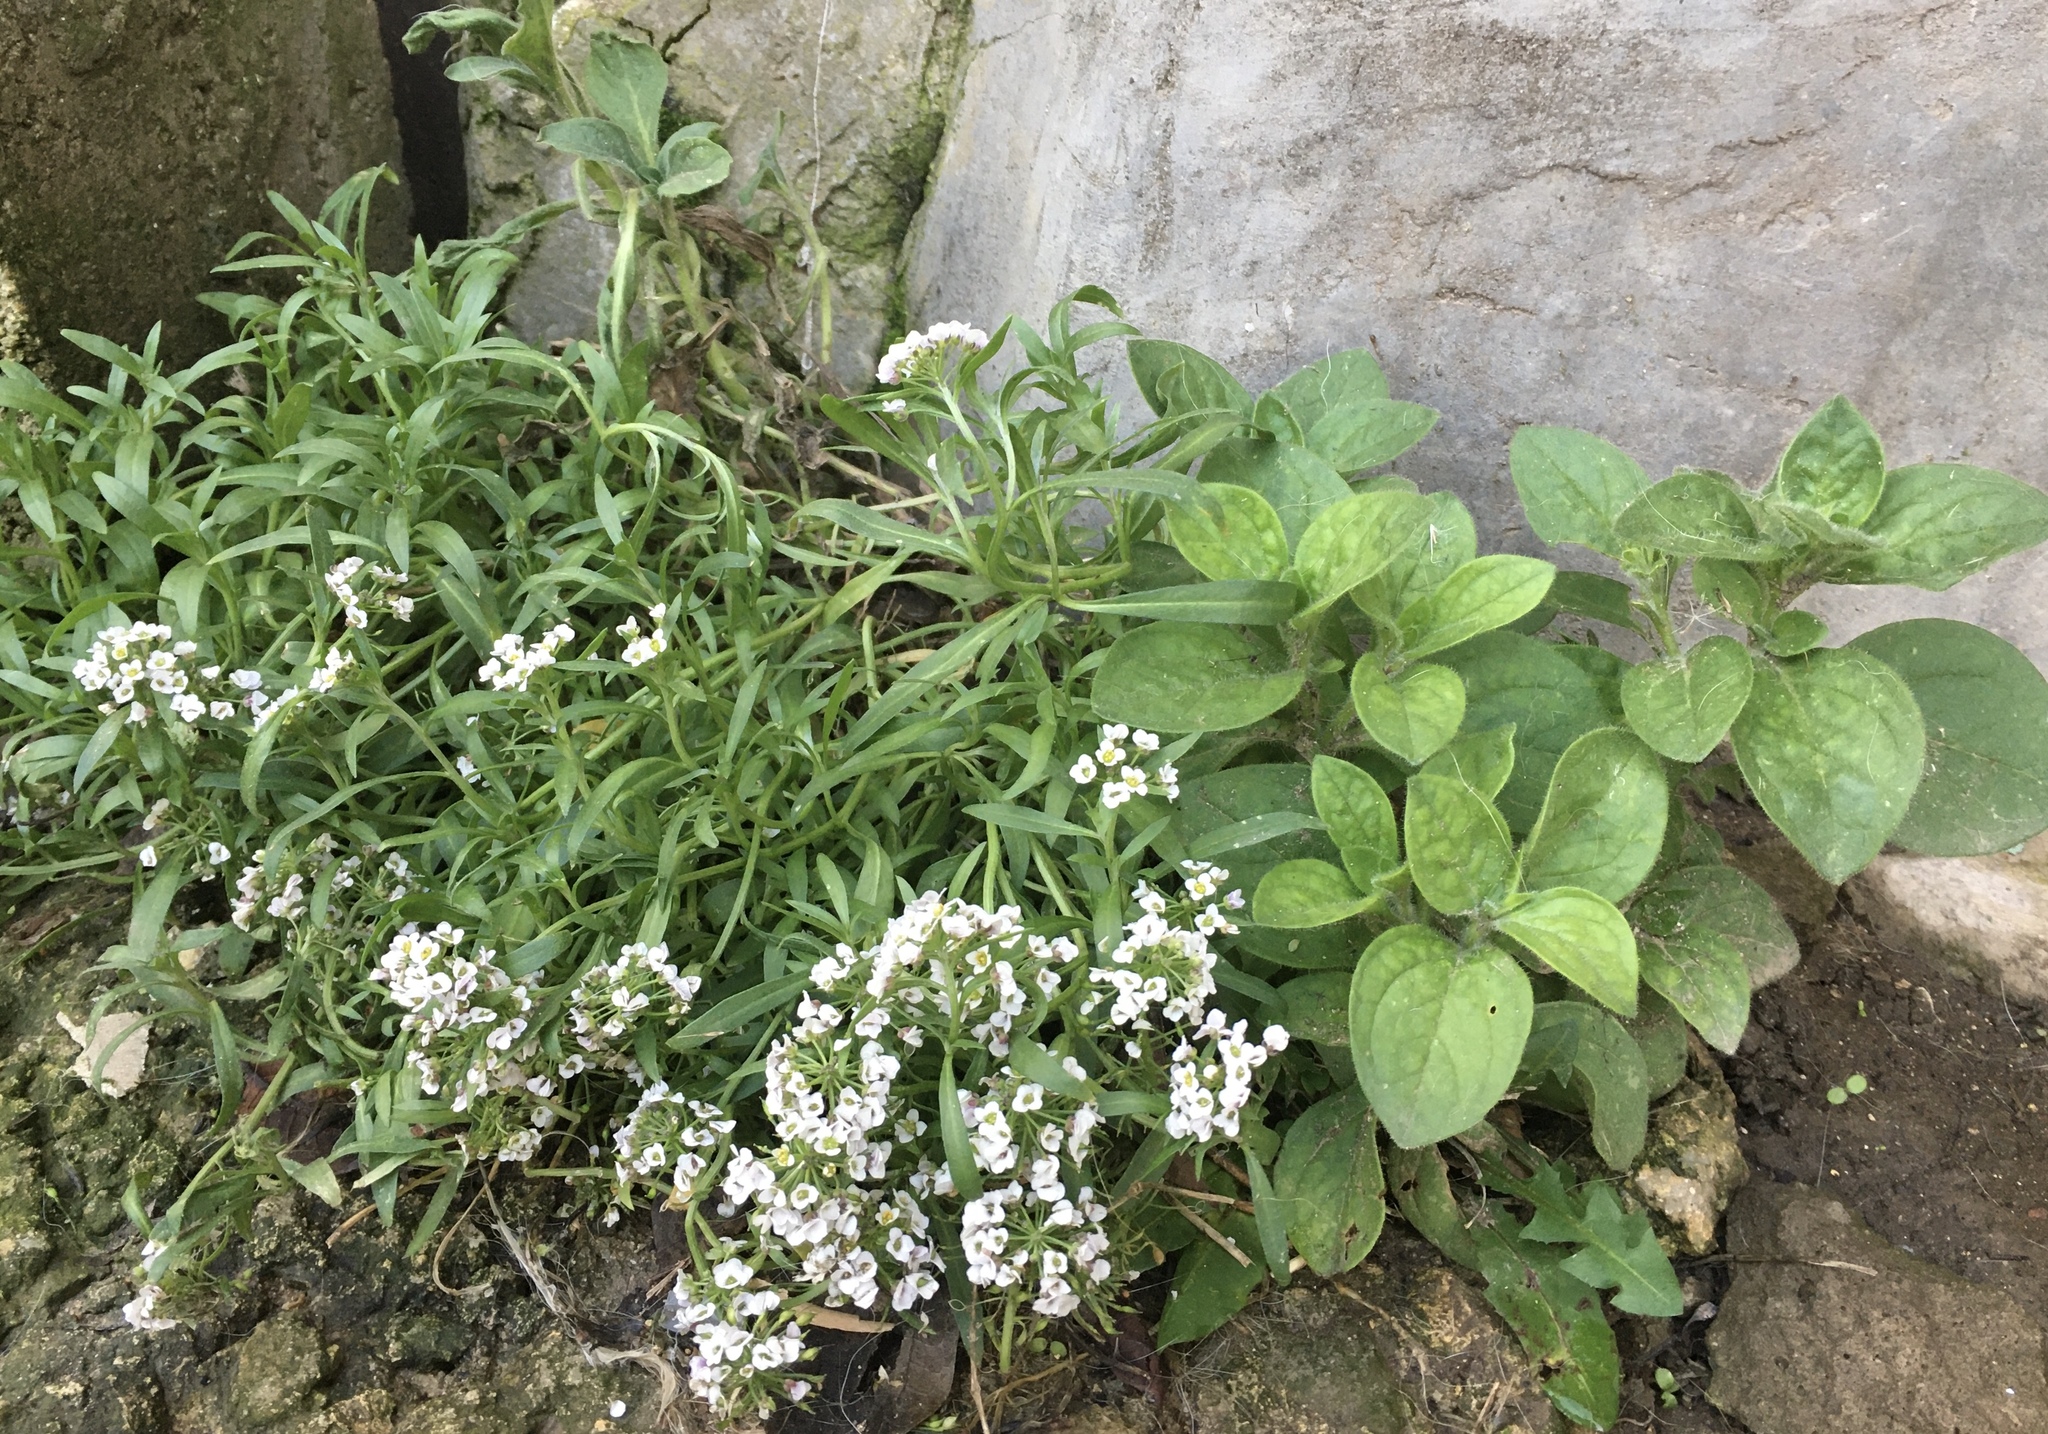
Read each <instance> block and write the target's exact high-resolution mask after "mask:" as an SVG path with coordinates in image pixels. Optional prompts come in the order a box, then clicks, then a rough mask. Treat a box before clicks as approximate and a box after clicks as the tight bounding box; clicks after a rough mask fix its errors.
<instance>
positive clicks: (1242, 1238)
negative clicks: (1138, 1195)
mask: <svg viewBox="0 0 2048 1434" xmlns="http://www.w3.org/2000/svg"><path fill="white" fill-rule="evenodd" d="M1132 347H1134V348H1135V347H1136V345H1135V344H1134V345H1132ZM1204 1213H1205V1215H1207V1216H1208V1218H1209V1223H1210V1224H1212V1225H1214V1226H1215V1227H1216V1229H1217V1231H1218V1232H1219V1233H1220V1234H1222V1236H1223V1237H1224V1238H1225V1239H1226V1240H1228V1241H1230V1249H1228V1250H1226V1249H1225V1248H1223V1246H1221V1245H1219V1244H1217V1243H1216V1242H1215V1241H1214V1240H1211V1239H1209V1238H1207V1237H1206V1236H1204V1237H1203V1238H1202V1239H1199V1240H1196V1241H1194V1242H1193V1243H1192V1244H1190V1245H1189V1246H1188V1247H1187V1248H1186V1249H1185V1250H1183V1251H1181V1255H1180V1262H1179V1263H1178V1264H1177V1265H1175V1267H1174V1271H1173V1290H1172V1293H1170V1294H1169V1295H1168V1296H1167V1299H1166V1312H1165V1313H1164V1314H1162V1315H1161V1316H1160V1317H1159V1326H1158V1328H1157V1330H1156V1331H1155V1332H1154V1334H1153V1340H1154V1342H1155V1343H1156V1344H1157V1345H1158V1346H1159V1348H1161V1349H1165V1348H1167V1347H1168V1346H1169V1345H1176V1344H1186V1343H1188V1342H1189V1341H1190V1340H1197V1339H1200V1338H1202V1337H1203V1336H1204V1335H1208V1334H1213V1333H1215V1332H1216V1331H1217V1330H1219V1329H1221V1328H1222V1327H1223V1326H1224V1324H1225V1323H1226V1322H1227V1321H1228V1320H1229V1319H1230V1317H1231V1316H1232V1315H1234V1314H1236V1313H1237V1312H1238V1311H1239V1310H1241V1309H1243V1308H1244V1306H1245V1301H1247V1300H1249V1299H1250V1298H1251V1297H1252V1291H1253V1290H1256V1289H1257V1288H1258V1287H1259V1282H1260V1281H1261V1280H1263V1279H1265V1277H1266V1262H1265V1261H1264V1260H1262V1259H1261V1258H1259V1249H1260V1240H1259V1229H1258V1226H1257V1225H1256V1224H1254V1223H1253V1221H1252V1217H1251V1216H1249V1215H1236V1214H1231V1215H1224V1216H1221V1217H1217V1216H1215V1215H1213V1213H1211V1212H1208V1211H1205V1212H1204ZM1232 1250H1235V1251H1237V1252H1238V1253H1239V1254H1242V1255H1243V1256H1244V1257H1245V1259H1246V1260H1249V1261H1250V1263H1249V1264H1245V1263H1242V1262H1240V1261H1239V1260H1238V1259H1237V1258H1236V1256H1235V1255H1233V1254H1232V1253H1231V1251H1232Z"/></svg>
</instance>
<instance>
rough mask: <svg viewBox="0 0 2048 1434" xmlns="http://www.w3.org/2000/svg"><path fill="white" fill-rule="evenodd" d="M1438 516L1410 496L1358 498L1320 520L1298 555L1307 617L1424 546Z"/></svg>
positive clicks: (1310, 528) (1305, 534) (1421, 500)
mask: <svg viewBox="0 0 2048 1434" xmlns="http://www.w3.org/2000/svg"><path fill="white" fill-rule="evenodd" d="M1435 511H1436V509H1435V506H1434V505H1433V504H1432V503H1430V501H1429V500H1428V499H1426V498H1420V497H1417V496H1415V495H1414V494H1412V493H1358V494H1354V495H1353V496H1351V497H1349V498H1346V499H1344V500H1343V501H1342V502H1341V503H1333V504H1331V505H1330V506H1329V507H1328V508H1325V509H1324V510H1323V511H1322V512H1321V513H1319V514H1317V515H1316V519H1315V521H1314V522H1312V523H1310V524H1309V525H1308V529H1307V530H1306V531H1305V532H1303V533H1302V535H1301V542H1300V544H1299V545H1298V546H1297V547H1296V549H1295V554H1294V570H1295V576H1296V578H1297V579H1298V580H1299V581H1300V583H1301V585H1302V588H1303V589H1304V590H1305V591H1306V592H1307V594H1308V597H1309V603H1308V608H1307V612H1310V613H1313V612H1318V611H1320V610H1321V609H1323V608H1326V607H1328V606H1329V605H1330V604H1331V603H1333V602H1335V601H1337V599H1338V598H1341V597H1343V596H1344V595H1345V594H1346V593H1348V592H1350V591H1351V590H1352V589H1353V588H1355V587H1357V586H1358V585H1359V584H1360V583H1362V582H1364V581H1365V580H1366V579H1367V578H1370V577H1372V576H1373V575H1374V574H1376V573H1378V572H1379V571H1380V570H1381V569H1383V568H1385V567H1386V566H1387V564H1389V563H1391V562H1392V561H1393V560H1394V558H1395V557H1396V556H1397V555H1398V554H1400V553H1401V552H1402V550H1404V549H1406V548H1407V547H1409V546H1410V545H1411V544H1413V543H1416V542H1418V541H1420V540H1421V539H1422V537H1423V534H1424V532H1425V530H1426V529H1427V528H1428V526H1429V520H1430V516H1431V515H1432V514H1433V513H1434V512H1435Z"/></svg>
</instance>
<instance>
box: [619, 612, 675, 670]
mask: <svg viewBox="0 0 2048 1434" xmlns="http://www.w3.org/2000/svg"><path fill="white" fill-rule="evenodd" d="M667 620H668V604H667V603H665V602H658V603H656V604H655V605H654V606H653V607H651V608H649V609H647V624H648V626H647V631H646V632H644V633H643V632H641V631H640V619H639V618H637V617H628V618H627V619H626V620H625V621H624V622H622V623H620V624H619V625H618V626H617V627H615V628H613V629H612V631H613V632H616V633H617V634H618V635H619V636H620V637H623V638H625V639H626V650H625V651H624V652H622V653H620V654H619V657H620V658H621V659H622V660H623V661H624V662H625V664H626V666H628V667H645V666H646V665H647V664H648V663H650V662H652V661H654V659H655V658H657V657H659V656H661V655H662V654H663V653H664V652H667V651H668V634H667V633H666V632H663V631H662V629H661V625H662V623H664V622H666V621H667Z"/></svg>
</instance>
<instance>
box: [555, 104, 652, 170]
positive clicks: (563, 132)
mask: <svg viewBox="0 0 2048 1434" xmlns="http://www.w3.org/2000/svg"><path fill="white" fill-rule="evenodd" d="M540 142H541V143H542V144H545V145H550V146H552V147H553V148H555V149H559V150H562V151H563V152H564V153H567V154H573V155H575V156H577V157H578V158H579V159H594V160H597V161H599V162H600V163H603V164H615V165H617V166H618V167H619V168H621V169H623V170H625V171H626V172H627V173H628V174H639V173H640V172H641V169H642V167H643V165H644V163H645V161H643V160H642V159H641V158H640V157H639V156H638V155H636V154H635V153H634V152H633V141H632V140H631V139H630V138H629V137H628V136H627V134H626V132H625V131H624V130H622V129H620V128H619V127H618V126H617V125H615V124H613V123H612V122H611V121H610V120H601V119H591V118H589V117H588V116H580V117H578V118H576V119H565V120H556V121H555V122H554V123H553V124H551V125H549V126H548V127H547V128H546V129H544V130H542V131H541V132H540Z"/></svg>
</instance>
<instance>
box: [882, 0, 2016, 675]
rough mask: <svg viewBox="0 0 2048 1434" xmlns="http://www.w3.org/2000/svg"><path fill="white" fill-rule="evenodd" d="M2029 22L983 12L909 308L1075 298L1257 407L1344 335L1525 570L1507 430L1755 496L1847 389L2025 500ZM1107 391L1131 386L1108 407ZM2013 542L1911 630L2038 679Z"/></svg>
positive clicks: (1873, 608) (1991, 1) (1455, 6)
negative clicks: (1595, 445)
mask: <svg viewBox="0 0 2048 1434" xmlns="http://www.w3.org/2000/svg"><path fill="white" fill-rule="evenodd" d="M2044 27H2048V13H2044V11H2043V10H2042V8H2041V7H2040V6H2039V4H2038V3H2035V0H1976V3H1972V4H1968V5H1963V4H1947V5H1930V4H1929V3H1927V0H1628V3H1624V0H1389V3H1386V4H1381V5H1375V6H1372V7H1370V8H1369V13H1367V12H1365V11H1361V10H1360V8H1359V7H1358V6H1357V5H1356V4H1354V3H1351V0H1231V3H1225V4H1209V5H1203V6H1192V5H1130V4H1121V3H1117V0H983V3H981V4H979V5H977V6H976V7H975V17H974V29H973V34H972V44H971V49H970V56H971V58H970V60H969V62H968V65H967V68H966V71H965V75H964V79H963V82H962V94H961V101H960V104H959V107H958V109H957V110H956V112H955V115H954V120H953V123H952V124H951V126H950V127H949V129H948V131H947V136H946V141H945V145H944V147H943V149H942V152H941V155H940V159H939V163H938V168H937V170H936V174H935V179H934V182H933V187H932V194H931V198H930V200H929V202H928V204H927V206H926V209H925V212H924V214H923V216H922V218H921V221H920V225H919V229H918V232H917V233H916V234H915V235H914V236H913V241H912V243H913V249H912V255H911V259H910V264H909V297H910V300H911V314H912V317H913V319H915V320H918V321H923V320H927V319H936V318H961V319H971V320H976V321H982V322H986V321H988V320H990V319H993V318H997V317H1000V316H1001V315H1002V314H1003V313H1005V312H1007V311H1015V312H1018V313H1021V314H1024V315H1026V316H1028V317H1033V318H1036V317H1040V316H1042V315H1043V314H1044V312H1045V309H1046V306H1047V305H1048V304H1049V303H1050V302H1051V301H1052V300H1053V299H1055V298H1057V297H1058V296H1059V295H1060V294H1062V293H1065V292H1067V291H1068V290H1070V289H1072V288H1074V287H1075V286H1076V285H1078V284H1081V283H1084V282H1095V283H1100V284H1103V285H1105V286H1106V287H1107V288H1108V289H1109V290H1110V291H1111V292H1112V293H1115V294H1117V295H1118V296H1119V297H1120V298H1122V299H1123V300H1124V301H1125V303H1126V305H1127V307H1128V309H1129V312H1130V313H1131V315H1132V317H1133V318H1134V319H1135V320H1136V321H1137V322H1138V323H1140V324H1141V325H1143V326H1144V327H1145V328H1146V329H1148V330H1149V331H1151V332H1154V333H1158V334H1161V335H1164V336H1170V337H1173V338H1178V339H1183V340H1186V341H1188V342H1190V343H1194V344H1196V345H1199V346H1201V347H1203V348H1205V349H1207V350H1208V351H1210V352H1212V353H1214V354H1216V355H1217V356H1218V357H1219V358H1221V359H1222V360H1223V361H1224V362H1225V363H1227V364H1229V365H1230V366H1232V367H1233V368H1234V369H1235V370H1236V371H1237V372H1238V373H1239V374H1240V375H1241V376H1242V377H1244V378H1245V379H1246V380H1247V381H1248V382H1250V383H1252V384H1253V385H1254V386H1258V385H1263V384H1268V383H1271V382H1273V381H1275V380H1277V379H1279V378H1280V377H1282V376H1284V375H1285V374H1286V373H1287V372H1289V371H1291V370H1292V369H1293V368H1295V367H1296V366H1298V365H1300V364H1302V363H1304V362H1306V361H1309V360H1312V359H1315V358H1318V357H1320V356H1321V355H1322V354H1324V353H1325V352H1326V351H1329V350H1334V349H1343V348H1350V347H1353V346H1357V345H1363V344H1370V345H1371V346H1373V347H1374V348H1375V349H1376V350H1377V351H1378V353H1379V354H1380V356H1381V359H1382V361H1383V363H1384V365H1385V367H1386V369H1387V372H1388V376H1389V379H1390V381H1391V384H1392V387H1393V391H1394V393H1395V395H1396V396H1397V397H1401V398H1406V399H1412V400H1416V401H1420V402H1423V403H1427V404H1430V405H1432V406H1434V407H1436V408H1439V409H1441V410H1443V413H1444V421H1443V423H1442V425H1441V426H1440V427H1439V428H1438V430H1437V432H1436V433H1435V434H1434V435H1432V436H1431V437H1430V438H1429V439H1427V440H1425V441H1424V443H1423V444H1422V445H1421V447H1420V448H1418V449H1417V450H1415V452H1414V453H1413V454H1412V455H1411V457H1410V458H1409V459H1406V460H1404V462H1403V471H1404V472H1406V473H1407V474H1408V475H1409V476H1411V477H1413V478H1415V479H1416V480H1418V481H1419V482H1421V483H1422V485H1423V486H1424V487H1425V488H1436V487H1450V488H1454V489H1455V490H1457V491H1458V492H1459V493H1460V494H1462V495H1463V496H1464V497H1465V498H1466V499H1467V500H1468V501H1469V502H1471V503H1472V505H1473V506H1474V508H1475V510H1476V512H1477V513H1478V515H1479V518H1480V522H1481V526H1482V528H1483V529H1484V530H1485V536H1486V537H1487V539H1488V540H1490V541H1491V542H1494V543H1497V544H1502V545H1504V546H1508V547H1514V548H1523V549H1530V548H1533V546H1534V540H1533V538H1532V536H1531V535H1530V534H1529V533H1527V532H1526V531H1525V530H1524V529H1523V528H1522V527H1521V524H1520V518H1519V514H1518V510H1517V508H1516V505H1515V502H1514V498H1513V491H1512V486H1511V484H1510V482H1509V478H1508V472H1507V447H1508V438H1509V436H1510V434H1511V433H1512V432H1513V430H1514V428H1515V427H1516V426H1517V425H1519V424H1524V423H1534V422H1544V423H1563V424H1575V425H1579V426H1582V427H1587V428H1591V429H1594V430H1596V431H1598V432H1601V433H1602V434H1604V435H1606V436H1608V437H1609V438H1611V439H1613V440H1615V441H1616V442H1618V443H1620V444H1621V445H1622V446H1623V447H1624V448H1626V449H1628V450H1629V451H1630V452H1631V453H1633V454H1634V455H1636V457H1637V458H1638V459H1639V460H1640V461H1642V462H1643V464H1644V465H1645V467H1646V468H1648V469H1649V470H1650V471H1651V472H1652V473H1653V474H1661V473H1663V472H1667V471H1669V470H1670V468H1671V467H1672V466H1674V465H1676V464H1680V463H1687V464H1696V465H1703V466H1710V467H1716V468H1722V469H1726V470H1727V471H1729V472H1732V473H1734V474H1737V475H1739V476H1742V477H1744V478H1747V479H1748V480H1750V481H1752V482H1754V481H1757V480H1759V479H1760V478H1761V477H1763V476H1764V475H1765V474H1766V473H1768V471H1769V470H1770V466H1771V464H1772V463H1773V462H1774V461H1775V458H1776V455H1777V453H1778V451H1779V449H1780V448H1781V446H1782V445H1783V443H1784V442H1785V440H1786V439H1787V438H1788V437H1789V436H1790V435H1791V433H1792V432H1793V431H1794V430H1795V429H1796V428H1797V427H1798V425H1799V424H1800V423H1801V422H1803V421H1804V419H1805V418H1806V416H1807V415H1808V414H1809V413H1810V412H1811V411H1812V410H1813V409H1814V408H1816V407H1817V406H1818V405H1819V404H1820V403H1822V402H1823V401H1825V400H1826V399H1827V398H1828V396H1829V395H1831V394H1833V393H1835V392H1837V391H1841V392H1845V393H1847V394H1849V395H1850V396H1851V397H1852V398H1853V399H1854V400H1855V401H1856V402H1857V403H1858V404H1859V406H1861V407H1862V408H1863V410H1864V411H1865V412H1866V413H1867V414H1868V415H1869V416H1870V417H1871V419H1872V420H1873V422H1875V424H1876V425H1877V427H1878V429H1879V432H1880V433H1881V434H1883V435H1884V436H1885V438H1886V439H1887V441H1888V451H1889V453H1890V457H1891V460H1892V461H1893V462H1895V463H1900V462H1916V461H1920V460H1923V459H1928V458H1956V457H1960V458H1963V459H1965V460H1967V461H1969V462H1972V463H1980V464H1984V465H1987V466H1991V467H1996V468H2003V469H2005V470H2007V471H2010V472H2012V473H2014V474H2016V475H2017V476H2020V477H2022V478H2026V479H2028V480H2030V481H2033V482H2037V483H2039V482H2043V481H2044V480H2048V468H2044V467H2043V464H2042V461H2041V456H2040V455H2041V454H2042V453H2043V452H2044V451H2048V406H2044V405H2042V404H2041V403H2040V401H2039V387H2038V374H2039V372H2040V369H2041V365H2042V361H2043V358H2044V356H2048V267H2044V266H2042V265H2040V264H2039V263H2037V262H2035V258H2034V256H2037V255H2038V254H2039V253H2040V252H2041V250H2042V247H2043V244H2044V242H2048V210H2044V209H2043V208H2042V207H2041V206H2040V205H2039V204H2038V203H2037V202H2035V199H2034V197H2033V193H2034V190H2035V189H2036V187H2037V186H2036V183H2035V180H2034V172H2035V169H2036V168H2037V166H2036V165H2034V164H2033V162H2032V161H2030V160H2029V159H2028V156H2030V155H2039V154H2040V153H2042V151H2043V147H2044V144H2048V103H2044V101H2048V65H2044V64H2042V62H2041V58H2040V57H2041V53H2042V48H2041V47H2042V42H2043V39H2044ZM1132 401H1133V403H1135V399H1133V400H1132ZM2044 581H2048V554H2037V555H2033V556H2030V557H2026V558H2016V559H2012V560H2010V561H2008V562H2007V563H2005V564H2003V565H2001V566H2000V567H1998V568H1997V569H1995V570H1994V571H1993V572H1992V573H1990V574H1988V575H1980V576H1978V577H1976V578H1973V579H1971V580H1969V581H1968V582H1965V583H1963V584H1961V585H1959V586H1958V587H1956V588H1955V589H1953V590H1952V591H1951V592H1949V593H1948V594H1947V595H1945V596H1940V597H1937V596H1935V595H1932V594H1925V593H1920V592H1917V591H1914V590H1910V589H1901V590H1897V591H1895V592H1894V591H1891V590H1883V589H1844V588H1832V589H1825V590H1822V591H1821V592H1819V593H1818V594H1817V595H1816V602H1817V605H1818V610H1819V611H1821V612H1822V613H1823V614H1824V615H1825V616H1826V618H1827V619H1828V621H1829V622H1830V623H1831V624H1832V625H1833V627H1834V636H1835V639H1836V640H1842V639H1846V638H1847V637H1849V636H1851V635H1853V634H1855V633H1856V632H1859V631H1861V630H1863V629H1864V628H1867V627H1870V626H1873V625H1875V624H1877V623H1880V622H1883V621H1889V620H1892V619H1893V618H1897V617H1904V616H1909V615H1924V614H1931V613H1938V614H1942V615H1946V616H1951V617H1958V618H1964V619H1968V620H1973V621H1979V622H1982V623H1984V624H1985V625H1987V626H1989V627H1990V628H1992V629H1993V630H1994V631H1997V632H1999V633H2000V634H2002V635H2004V636H2006V637H2008V638H2010V639H2012V640H2014V641H2015V642H2017V643H2018V644H2019V645H2020V646H2021V647H2022V648H2024V649H2025V650H2027V651H2028V652H2029V654H2030V655H2031V656H2033V657H2034V659H2035V660H2036V662H2037V663H2042V664H2044V665H2048V605H2044V604H2042V603H2041V602H2040V601H2039V599H2038V594H2039V593H2040V592H2041V591H2042V587H2043V584H2044Z"/></svg>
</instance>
